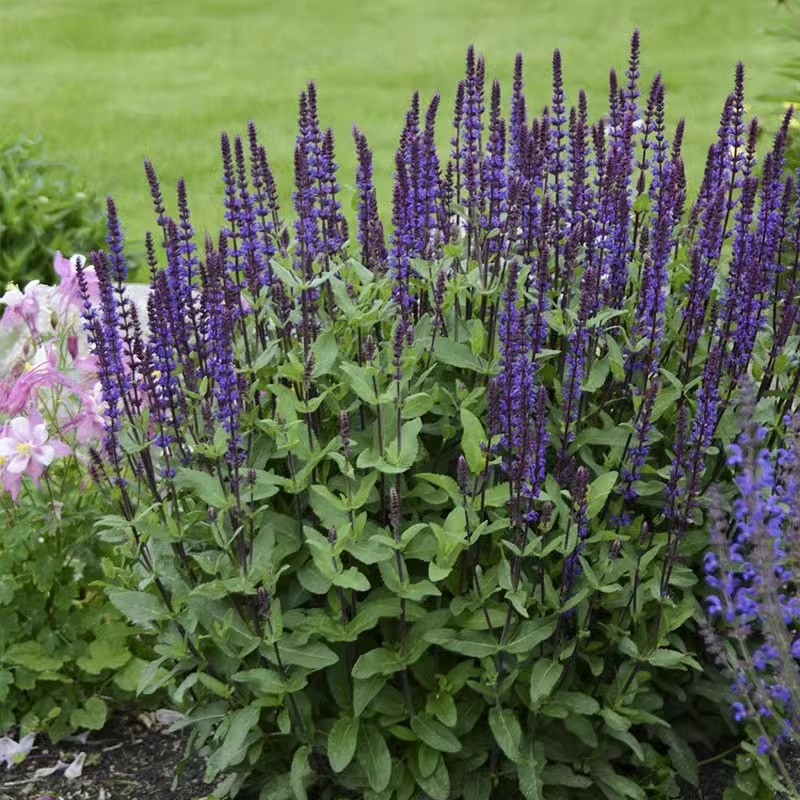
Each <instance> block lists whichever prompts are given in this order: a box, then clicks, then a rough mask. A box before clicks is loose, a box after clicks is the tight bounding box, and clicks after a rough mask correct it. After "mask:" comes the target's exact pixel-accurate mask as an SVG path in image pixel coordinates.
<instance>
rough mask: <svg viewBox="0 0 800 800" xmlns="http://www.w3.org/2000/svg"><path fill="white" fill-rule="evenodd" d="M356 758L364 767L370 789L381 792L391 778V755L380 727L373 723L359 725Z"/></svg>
mask: <svg viewBox="0 0 800 800" xmlns="http://www.w3.org/2000/svg"><path fill="white" fill-rule="evenodd" d="M356 759H357V760H358V763H359V764H361V766H362V767H363V768H364V772H365V773H366V774H367V781H369V785H370V787H371V788H372V791H373V792H382V791H383V790H384V789H385V788H386V787H387V786H388V785H389V781H390V780H391V778H392V757H391V755H390V754H389V748H388V747H387V745H386V740H385V739H384V738H383V732H382V731H381V730H380V728H378V727H377V726H375V725H362V726H361V730H360V731H359V733H358V749H357V750H356Z"/></svg>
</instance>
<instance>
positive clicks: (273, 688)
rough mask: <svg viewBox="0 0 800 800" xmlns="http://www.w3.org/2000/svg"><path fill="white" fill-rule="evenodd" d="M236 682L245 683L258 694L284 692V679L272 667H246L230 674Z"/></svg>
mask: <svg viewBox="0 0 800 800" xmlns="http://www.w3.org/2000/svg"><path fill="white" fill-rule="evenodd" d="M231 680H233V681H236V682H237V683H245V684H247V685H248V686H250V687H252V689H253V691H255V692H258V693H259V694H277V695H281V694H284V693H285V692H286V679H285V678H284V677H283V676H282V675H280V674H279V673H277V672H275V670H272V669H264V668H263V667H262V668H259V669H246V670H242V671H241V672H237V673H235V674H234V675H232V676H231Z"/></svg>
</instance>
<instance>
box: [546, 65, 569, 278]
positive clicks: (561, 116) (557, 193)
mask: <svg viewBox="0 0 800 800" xmlns="http://www.w3.org/2000/svg"><path fill="white" fill-rule="evenodd" d="M564 98H565V95H564V79H563V75H562V71H561V52H560V51H559V50H555V51H554V52H553V98H552V106H551V108H550V119H549V123H550V140H549V148H548V150H549V153H548V156H549V159H548V160H549V164H548V172H549V174H550V177H551V178H552V194H553V217H552V225H553V252H554V257H555V266H554V268H553V269H554V275H555V278H554V286H555V289H556V291H559V290H562V291H563V286H562V285H561V284H562V283H563V276H562V275H561V272H560V270H561V265H560V257H561V250H562V244H561V237H562V235H563V229H564V225H565V223H566V219H565V213H564V207H563V202H564V196H563V192H564V174H565V172H566V168H567V160H566V152H567V110H566V106H565V104H564Z"/></svg>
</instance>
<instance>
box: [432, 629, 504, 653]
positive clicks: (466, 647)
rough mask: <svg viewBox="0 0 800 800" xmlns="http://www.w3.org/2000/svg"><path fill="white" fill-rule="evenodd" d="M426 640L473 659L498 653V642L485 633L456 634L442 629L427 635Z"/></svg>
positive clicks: (460, 632) (465, 632)
mask: <svg viewBox="0 0 800 800" xmlns="http://www.w3.org/2000/svg"><path fill="white" fill-rule="evenodd" d="M425 639H426V640H427V641H429V642H430V643H431V644H435V645H438V646H439V647H443V648H444V649H445V650H450V651H451V652H453V653H459V654H460V655H462V656H472V657H473V658H486V657H487V656H493V655H496V654H497V651H498V646H497V640H496V639H495V638H494V636H492V634H490V633H486V632H484V631H459V632H456V631H454V630H451V629H450V628H440V629H439V630H435V631H429V632H428V633H426V634H425Z"/></svg>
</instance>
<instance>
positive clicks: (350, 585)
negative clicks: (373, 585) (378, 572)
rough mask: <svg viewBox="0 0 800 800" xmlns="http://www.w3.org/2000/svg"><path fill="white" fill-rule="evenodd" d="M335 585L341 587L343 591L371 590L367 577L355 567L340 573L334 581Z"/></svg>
mask: <svg viewBox="0 0 800 800" xmlns="http://www.w3.org/2000/svg"><path fill="white" fill-rule="evenodd" d="M333 585H334V586H341V587H342V588H343V589H353V590H354V591H356V592H368V591H369V590H370V584H369V580H367V576H366V575H363V574H362V573H360V572H359V571H358V570H357V569H356V568H355V567H348V568H347V569H346V570H344V572H340V573H338V574H337V575H336V576H335V577H334V579H333Z"/></svg>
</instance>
